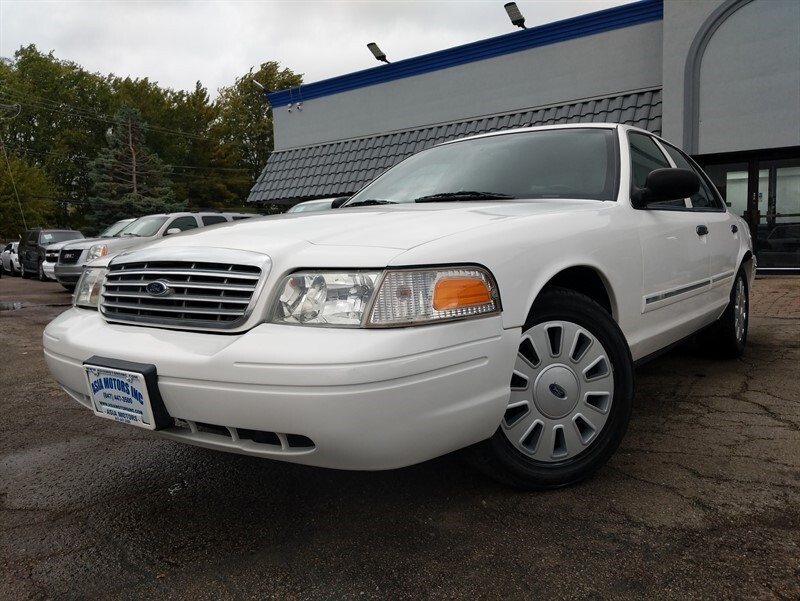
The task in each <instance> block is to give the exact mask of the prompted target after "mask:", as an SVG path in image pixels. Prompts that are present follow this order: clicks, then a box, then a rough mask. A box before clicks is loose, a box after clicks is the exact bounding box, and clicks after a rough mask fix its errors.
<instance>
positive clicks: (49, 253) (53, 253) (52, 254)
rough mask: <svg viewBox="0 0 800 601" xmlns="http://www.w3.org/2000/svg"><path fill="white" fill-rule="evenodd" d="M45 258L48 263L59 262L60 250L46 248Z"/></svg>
mask: <svg viewBox="0 0 800 601" xmlns="http://www.w3.org/2000/svg"><path fill="white" fill-rule="evenodd" d="M44 260H45V261H47V262H48V263H56V262H58V251H57V250H45V251H44Z"/></svg>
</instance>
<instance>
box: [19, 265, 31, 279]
mask: <svg viewBox="0 0 800 601" xmlns="http://www.w3.org/2000/svg"><path fill="white" fill-rule="evenodd" d="M19 274H20V275H21V276H22V277H23V278H24V279H26V280H27V279H28V278H30V277H31V274H30V272H28V271H26V270H25V263H23V262H22V261H20V262H19Z"/></svg>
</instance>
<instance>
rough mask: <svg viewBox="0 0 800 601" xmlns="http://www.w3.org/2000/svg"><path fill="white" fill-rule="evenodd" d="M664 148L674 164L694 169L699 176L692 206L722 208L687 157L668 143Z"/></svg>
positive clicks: (696, 207) (704, 179) (702, 175)
mask: <svg viewBox="0 0 800 601" xmlns="http://www.w3.org/2000/svg"><path fill="white" fill-rule="evenodd" d="M664 148H666V149H667V152H668V153H669V156H670V157H672V160H673V161H675V166H676V167H678V168H680V169H689V170H690V171H694V172H695V173H696V174H697V176H698V177H699V178H700V189H699V190H698V191H697V194H695V195H694V196H692V199H691V200H692V208H695V209H720V210H721V209H722V203H721V202H720V201H719V200H718V199H717V197H716V196H715V195H714V193H713V192H712V191H711V187H710V186H709V184H708V181H707V179H706V178H705V177H704V174H703V173H702V172H701V171H700V170H699V169H698V168H697V167H696V166H695V165H694V164H692V163H691V162H690V161H689V158H688V157H687V156H686V155H685V154H683V153H682V152H681V151H680V150H678V149H677V148H675V147H674V146H671V145H669V144H664Z"/></svg>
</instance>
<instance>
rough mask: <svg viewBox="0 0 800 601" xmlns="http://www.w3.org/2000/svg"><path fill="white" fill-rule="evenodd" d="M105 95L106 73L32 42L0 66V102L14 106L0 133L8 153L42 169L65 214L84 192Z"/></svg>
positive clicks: (101, 134)
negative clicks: (64, 58) (14, 112)
mask: <svg viewBox="0 0 800 601" xmlns="http://www.w3.org/2000/svg"><path fill="white" fill-rule="evenodd" d="M111 99H112V95H111V88H110V85H109V81H108V79H107V78H103V77H101V76H100V75H97V74H94V73H89V72H87V71H85V70H84V69H82V68H81V67H80V66H78V65H76V64H74V63H71V62H66V61H60V60H58V59H56V58H55V57H54V56H53V53H52V52H51V53H50V54H43V53H41V52H39V51H38V50H37V49H36V46H34V45H32V44H31V45H29V46H26V47H22V48H20V49H19V50H18V51H17V52H16V53H15V54H14V60H13V61H9V62H7V63H6V64H4V65H2V68H0V103H3V104H7V105H14V106H16V107H18V108H19V114H18V115H17V116H16V117H15V118H14V119H11V120H7V121H4V122H2V123H0V126H1V127H2V130H1V131H0V135H2V136H3V139H4V141H5V142H6V145H7V147H8V150H9V152H12V153H14V154H16V155H17V156H20V157H24V158H25V160H26V162H27V163H28V164H29V165H36V166H37V167H40V168H41V169H43V170H44V171H45V172H46V173H47V174H48V177H49V179H50V180H51V181H52V182H53V184H55V186H56V187H57V196H58V198H59V201H60V202H62V203H63V204H64V206H68V205H69V206H70V211H71V213H72V212H75V210H77V211H79V210H80V208H81V207H82V206H83V205H84V203H85V200H86V198H87V196H88V194H89V187H90V181H89V178H88V172H87V164H88V162H89V159H90V158H91V157H94V156H96V154H97V152H98V151H99V149H100V148H102V147H103V145H104V141H105V140H104V138H105V131H106V129H107V128H108V117H107V115H109V114H110V110H109V108H110V102H111ZM70 217H72V215H70Z"/></svg>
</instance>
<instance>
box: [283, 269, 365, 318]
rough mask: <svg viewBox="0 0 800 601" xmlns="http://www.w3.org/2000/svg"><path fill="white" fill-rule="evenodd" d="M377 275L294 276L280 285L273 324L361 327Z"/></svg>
mask: <svg viewBox="0 0 800 601" xmlns="http://www.w3.org/2000/svg"><path fill="white" fill-rule="evenodd" d="M379 275H380V272H377V271H352V272H312V273H294V274H292V275H290V276H289V277H287V278H286V279H285V280H284V281H283V283H282V284H281V288H280V289H281V294H280V296H279V297H278V301H277V305H276V307H275V309H274V311H273V317H272V321H273V322H274V323H291V324H302V325H315V326H360V325H361V322H362V320H363V317H364V313H365V311H366V310H367V307H368V305H369V303H370V300H371V299H372V295H373V293H374V292H375V284H376V282H377V281H378V276H379Z"/></svg>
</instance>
